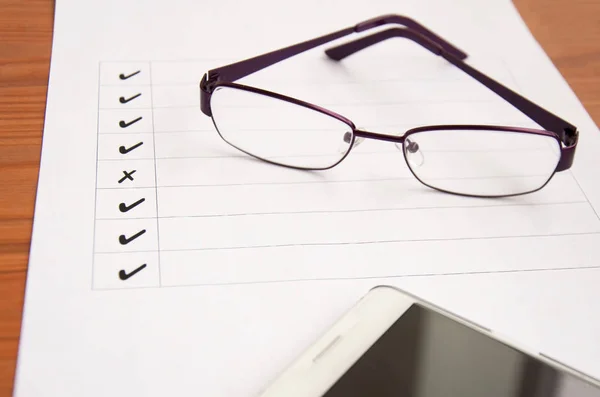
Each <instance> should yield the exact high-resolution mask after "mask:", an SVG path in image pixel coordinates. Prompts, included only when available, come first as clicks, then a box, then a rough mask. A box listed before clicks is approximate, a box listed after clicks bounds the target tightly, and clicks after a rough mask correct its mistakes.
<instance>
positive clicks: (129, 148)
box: [119, 142, 144, 154]
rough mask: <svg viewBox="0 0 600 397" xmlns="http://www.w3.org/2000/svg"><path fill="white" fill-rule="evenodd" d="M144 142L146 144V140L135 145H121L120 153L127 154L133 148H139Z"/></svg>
mask: <svg viewBox="0 0 600 397" xmlns="http://www.w3.org/2000/svg"><path fill="white" fill-rule="evenodd" d="M143 144H144V142H140V143H136V144H135V145H133V146H130V147H125V146H121V147H119V153H121V154H127V153H129V152H131V151H132V150H133V149H137V148H139V147H140V146H142V145H143Z"/></svg>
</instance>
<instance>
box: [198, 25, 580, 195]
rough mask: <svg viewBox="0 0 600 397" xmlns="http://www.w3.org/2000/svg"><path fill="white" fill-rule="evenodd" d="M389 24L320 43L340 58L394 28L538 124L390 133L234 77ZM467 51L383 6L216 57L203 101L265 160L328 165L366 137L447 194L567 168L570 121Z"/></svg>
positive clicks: (511, 188) (527, 183)
mask: <svg viewBox="0 0 600 397" xmlns="http://www.w3.org/2000/svg"><path fill="white" fill-rule="evenodd" d="M386 24H399V25H403V26H404V27H401V28H397V27H396V28H390V29H387V30H382V31H379V32H377V33H374V34H371V35H369V36H366V37H362V38H359V39H356V40H354V41H350V42H348V43H345V44H341V45H338V46H337V47H333V48H330V49H328V50H326V51H325V53H326V54H327V55H328V56H329V58H331V59H333V60H335V61H340V60H342V59H344V58H346V57H347V56H349V55H351V54H354V53H355V52H357V51H360V50H362V49H364V48H367V47H369V46H372V45H374V44H377V43H379V42H381V41H384V40H387V39H389V38H393V37H404V38H407V39H409V40H412V41H414V42H416V43H417V44H420V45H421V46H423V47H425V48H426V49H427V50H429V51H430V52H432V53H433V54H435V55H438V56H441V57H443V58H444V59H446V60H447V61H448V62H450V63H451V64H453V65H454V66H456V67H457V68H459V69H460V70H462V71H463V72H465V73H467V74H468V75H470V76H471V77H473V78H474V79H476V80H477V81H479V82H480V83H482V84H483V85H485V86H486V87H488V88H489V89H490V90H492V91H493V92H495V93H496V94H498V95H499V96H500V97H502V98H503V99H505V100H506V101H507V102H509V103H510V104H512V105H513V106H514V107H515V108H517V109H518V110H520V111H521V112H522V113H524V114H525V115H526V116H528V117H529V118H530V119H531V120H533V121H534V122H536V123H537V124H538V125H540V126H541V127H542V128H543V130H537V129H528V128H515V127H505V126H494V125H435V126H424V127H419V128H413V129H410V130H408V131H406V132H405V133H404V134H403V135H388V134H381V133H376V132H371V131H365V130H363V129H358V128H356V127H355V125H354V123H353V122H352V121H350V120H349V119H347V118H346V117H344V116H341V115H339V114H337V113H335V112H332V111H330V110H327V109H324V108H322V107H320V106H317V105H314V104H311V103H307V102H304V101H301V100H299V99H296V98H291V97H288V96H285V95H281V94H278V93H275V92H271V91H266V90H263V89H259V88H255V87H250V86H246V85H241V84H236V83H233V82H234V81H236V80H238V79H240V78H242V77H245V76H248V75H250V74H252V73H255V72H257V71H259V70H262V69H264V68H266V67H268V66H271V65H273V64H275V63H278V62H281V61H283V60H285V59H288V58H290V57H292V56H294V55H298V54H300V53H302V52H304V51H307V50H310V49H312V48H315V47H317V46H320V45H323V44H326V43H329V42H331V41H333V40H336V39H339V38H341V37H344V36H347V35H350V34H352V33H359V32H363V31H365V30H368V29H371V28H375V27H378V26H382V25H386ZM466 57H467V55H466V54H465V53H464V52H463V51H461V50H460V49H458V48H457V47H455V46H454V45H452V44H450V43H449V42H447V41H446V40H444V39H442V38H441V37H439V36H438V35H436V34H435V33H433V32H432V31H431V30H429V29H427V28H426V27H424V26H423V25H421V24H419V23H418V22H416V21H414V20H412V19H410V18H407V17H404V16H400V15H384V16H381V17H377V18H373V19H370V20H367V21H365V22H361V23H359V24H357V25H355V26H353V27H349V28H346V29H342V30H339V31H337V32H334V33H330V34H327V35H325V36H321V37H317V38H315V39H312V40H309V41H305V42H302V43H299V44H295V45H292V46H289V47H286V48H282V49H279V50H276V51H272V52H269V53H266V54H262V55H259V56H256V57H253V58H250V59H246V60H243V61H240V62H236V63H232V64H229V65H226V66H222V67H219V68H216V69H213V70H210V71H208V73H206V74H205V75H204V76H203V78H202V80H201V82H200V107H201V110H202V112H203V113H204V114H206V115H207V116H210V117H212V120H213V123H214V125H215V127H216V129H217V131H218V133H219V135H220V136H221V138H223V140H225V141H226V142H227V143H229V144H230V145H232V146H233V147H235V148H236V149H238V150H240V151H242V152H244V153H246V154H248V155H250V156H253V157H255V158H258V159H261V160H264V161H267V162H269V163H272V164H276V165H281V166H285V167H289V168H296V169H303V170H326V169H329V168H332V167H334V166H336V165H337V164H339V163H340V162H341V161H342V160H344V159H345V158H346V157H347V156H348V154H349V153H350V151H351V150H352V148H355V147H356V146H357V145H358V144H360V143H361V142H362V141H363V140H364V139H376V140H380V141H387V142H390V143H394V144H395V145H396V147H397V148H398V149H399V150H400V151H401V152H402V153H403V156H404V159H405V162H406V164H407V166H408V168H409V169H410V171H411V172H412V174H413V175H414V176H415V177H416V178H417V179H418V180H419V181H420V182H421V183H423V184H424V185H426V186H428V187H430V188H433V189H437V190H440V191H443V192H446V193H452V194H458V195H464V196H475V197H506V196H515V195H521V194H526V193H532V192H535V191H537V190H539V189H541V188H543V187H544V186H545V185H546V184H547V183H548V182H549V181H550V180H551V179H552V177H553V176H554V174H555V173H556V172H560V171H564V170H566V169H569V168H570V167H571V165H572V163H573V159H574V156H575V149H576V146H577V140H578V132H577V128H576V127H574V126H573V125H571V124H570V123H568V122H566V121H565V120H563V119H561V118H559V117H557V116H555V115H554V114H552V113H550V112H548V111H547V110H545V109H543V108H542V107H540V106H538V105H536V104H535V103H533V102H531V101H530V100H528V99H526V98H524V97H523V96H521V95H519V94H517V93H516V92H514V91H512V90H510V89H509V88H507V87H505V86H504V85H502V84H500V83H498V82H496V81H495V80H493V79H491V78H490V77H488V76H486V75H485V74H483V73H481V72H480V71H478V70H476V69H474V68H473V67H471V66H470V65H468V64H466V63H465V62H463V60H464V59H465V58H466Z"/></svg>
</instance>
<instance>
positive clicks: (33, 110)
mask: <svg viewBox="0 0 600 397" xmlns="http://www.w3.org/2000/svg"><path fill="white" fill-rule="evenodd" d="M515 3H516V5H517V8H518V9H519V11H520V12H521V14H522V15H523V18H524V19H525V20H526V22H527V24H528V25H529V27H530V29H531V30H532V32H533V34H534V35H535V36H536V38H537V39H538V41H539V42H540V44H541V45H542V46H543V47H544V49H545V50H546V52H547V53H548V55H549V56H550V57H551V58H552V60H553V61H554V63H555V64H556V65H557V67H558V68H559V70H560V71H561V73H562V74H563V76H565V78H566V79H567V81H568V82H569V84H570V85H571V87H572V88H573V89H574V91H575V92H576V93H577V95H578V96H579V98H580V100H581V101H582V102H583V104H584V105H585V107H586V108H587V110H588V112H589V113H590V114H591V115H592V117H593V118H594V120H595V121H596V124H598V123H599V122H600V1H597V0H515ZM53 14H54V2H53V1H51V0H27V1H22V0H0V286H1V287H0V396H10V395H11V394H12V385H13V377H14V371H15V360H16V356H17V347H18V340H19V331H20V327H21V310H22V305H23V293H24V287H25V276H26V270H27V260H28V252H29V243H30V238H31V225H32V217H33V210H34V200H35V192H36V186H37V177H38V167H39V160H40V148H41V139H42V127H43V122H44V110H45V104H46V87H47V80H48V67H49V62H50V48H51V40H52V24H53Z"/></svg>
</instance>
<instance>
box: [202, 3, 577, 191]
mask: <svg viewBox="0 0 600 397" xmlns="http://www.w3.org/2000/svg"><path fill="white" fill-rule="evenodd" d="M387 24H398V25H403V26H404V27H401V28H398V27H396V28H390V29H387V30H382V31H379V32H376V33H374V34H371V35H369V36H365V37H361V38H358V39H356V40H354V41H350V42H348V43H344V44H341V45H338V46H336V47H333V48H330V49H328V50H326V51H325V53H326V54H327V56H328V57H329V58H331V59H333V60H335V61H340V60H342V59H344V58H346V57H347V56H349V55H352V54H354V53H355V52H358V51H360V50H362V49H365V48H367V47H370V46H372V45H374V44H377V43H379V42H382V41H384V40H387V39H390V38H393V37H403V38H407V39H409V40H412V41H414V42H416V43H417V44H420V45H421V46H422V47H424V48H426V49H427V50H429V51H430V52H432V53H433V54H435V55H438V56H441V57H442V58H444V59H445V60H447V61H448V62H450V63H451V64H453V65H454V66H456V67H457V68H459V69H460V70H462V71H463V72H465V73H467V74H468V75H469V76H471V77H473V78H474V79H475V80H477V81H479V82H480V83H481V84H483V85H485V86H486V87H487V88H489V89H490V90H492V91H493V92H495V93H496V94H498V95H499V96H500V97H502V98H503V99H504V100H506V101H507V102H508V103H510V104H511V105H513V106H514V107H515V108H516V109H518V110H519V111H521V112H522V113H523V114H525V115H526V116H527V117H529V118H530V119H531V120H533V121H534V122H535V123H537V124H538V125H540V126H541V127H542V128H544V130H536V129H530V128H519V127H505V126H492V125H432V126H423V127H417V128H413V129H410V130H408V131H406V132H405V133H404V134H403V135H388V134H380V133H376V132H370V131H364V130H360V129H357V128H356V126H355V125H354V123H353V122H352V121H350V120H349V119H347V118H346V117H344V116H342V115H340V114H337V113H335V112H332V111H330V110H328V109H325V108H323V107H321V106H318V105H315V104H312V103H308V102H304V101H302V100H299V99H296V98H292V97H288V96H285V95H281V94H278V93H275V92H272V91H267V90H263V89H260V88H256V87H251V86H246V85H242V84H237V83H234V81H236V80H238V79H241V78H243V77H245V76H248V75H250V74H252V73H255V72H258V71H259V70H262V69H264V68H267V67H269V66H271V65H274V64H276V63H278V62H281V61H283V60H286V59H288V58H290V57H293V56H295V55H298V54H300V53H302V52H305V51H308V50H310V49H313V48H315V47H318V46H321V45H323V44H326V43H329V42H331V41H334V40H337V39H339V38H342V37H345V36H348V35H350V34H352V33H360V32H363V31H366V30H369V29H372V28H375V27H379V26H382V25H387ZM466 58H467V54H466V53H465V52H463V51H462V50H460V49H459V48H457V47H456V46H454V45H452V44H451V43H449V42H448V41H446V40H444V39H443V38H441V37H440V36H438V35H437V34H435V33H433V32H432V31H431V30H429V29H427V28H426V27H425V26H423V25H421V24H420V23H418V22H416V21H415V20H413V19H411V18H408V17H405V16H402V15H383V16H379V17H376V18H372V19H369V20H366V21H364V22H360V23H358V24H356V25H355V26H352V27H348V28H345V29H342V30H339V31H337V32H333V33H330V34H327V35H324V36H321V37H317V38H314V39H312V40H308V41H305V42H302V43H298V44H294V45H292V46H289V47H285V48H281V49H279V50H275V51H272V52H268V53H265V54H262V55H258V56H256V57H253V58H249V59H246V60H243V61H239V62H235V63H232V64H229V65H225V66H222V67H219V68H216V69H212V70H209V71H208V72H207V73H206V74H204V76H203V77H202V80H201V81H200V109H201V111H202V112H203V113H204V114H205V115H207V116H209V117H211V118H212V111H211V95H212V93H213V92H214V90H215V89H216V88H218V87H231V88H236V89H239V90H244V91H248V92H252V93H255V94H261V95H265V96H268V97H271V98H275V99H279V100H282V101H286V102H290V103H293V104H296V105H299V106H303V107H306V108H309V109H312V110H315V111H317V112H320V113H323V114H326V115H328V116H331V117H333V118H335V119H337V120H339V121H341V122H343V123H346V124H347V125H348V126H349V127H350V128H351V129H352V141H351V142H350V146H349V149H348V151H347V152H346V153H345V154H344V156H343V157H342V158H341V159H340V160H339V161H338V162H337V163H335V164H333V165H331V166H329V167H324V168H303V167H295V166H290V165H285V164H280V163H276V162H273V161H270V160H268V159H264V158H260V157H258V156H255V155H253V154H252V153H248V152H246V151H244V150H242V149H240V148H238V147H236V146H235V145H232V146H234V147H236V149H238V150H241V151H242V152H244V153H246V154H248V155H250V156H253V157H257V158H259V159H261V160H264V161H267V162H269V163H272V164H277V165H281V166H284V167H288V168H296V169H305V170H306V169H310V170H325V169H329V168H333V167H335V166H336V165H338V164H339V163H340V162H342V161H343V160H344V159H345V158H346V157H347V156H348V154H349V153H350V151H351V150H352V146H353V144H354V141H355V138H356V137H361V138H366V139H377V140H381V141H388V142H394V143H400V144H402V145H403V147H404V144H405V140H406V138H408V137H409V136H410V135H412V134H415V133H418V132H422V131H431V130H454V129H462V130H494V131H507V132H517V133H524V134H534V135H544V136H549V137H552V138H554V139H556V140H557V141H558V144H559V146H560V148H561V150H560V159H559V161H558V163H557V165H556V168H555V169H554V171H553V172H552V174H551V175H550V177H549V178H548V180H547V181H546V182H545V183H544V184H543V185H542V186H540V187H539V188H537V189H534V190H531V191H528V192H523V193H516V194H509V195H504V196H482V195H470V194H462V193H456V192H452V191H446V190H443V189H439V188H437V187H435V186H431V185H428V184H426V183H424V182H423V181H422V180H421V179H419V177H418V176H417V175H416V174H415V173H414V171H413V170H412V168H411V167H410V165H409V164H408V160H407V159H406V155H405V156H404V158H405V160H406V161H407V165H408V168H409V169H410V170H411V172H412V174H413V175H414V176H415V178H417V180H419V181H420V182H421V183H423V184H424V185H425V186H428V187H431V188H433V189H436V190H440V191H443V192H446V193H452V194H458V195H463V196H474V197H507V196H517V195H522V194H528V193H532V192H535V191H537V190H540V189H542V188H543V187H544V186H546V184H548V182H549V181H550V180H551V179H552V177H553V176H554V174H555V173H556V172H560V171H564V170H567V169H569V168H570V167H571V165H572V164H573V160H574V157H575V150H576V147H577V141H578V138H579V133H578V131H577V128H576V127H575V126H573V125H572V124H570V123H568V122H567V121H565V120H563V119H561V118H560V117H558V116H556V115H554V114H552V113H550V112H549V111H547V110H546V109H544V108H542V107H541V106H539V105H537V104H535V103H533V102H531V101H530V100H529V99H527V98H525V97H523V96H521V95H520V94H518V93H516V92H514V91H512V90H511V89H509V88H508V87H506V86H504V85H502V84H500V83H498V82H497V81H495V80H493V79H492V78H490V77H488V76H486V75H485V74H483V73H482V72H480V71H478V70H476V69H475V68H473V67H472V66H470V65H468V64H467V63H465V62H464V59H466ZM213 123H214V124H215V127H217V126H216V123H215V120H214V118H213ZM217 131H218V128H217ZM219 134H220V133H219ZM221 137H222V136H221ZM222 138H223V137H222ZM223 139H224V138H223ZM224 140H225V139H224ZM225 141H226V142H227V140H225ZM227 143H229V142H227ZM230 144H231V143H230ZM403 152H404V151H403Z"/></svg>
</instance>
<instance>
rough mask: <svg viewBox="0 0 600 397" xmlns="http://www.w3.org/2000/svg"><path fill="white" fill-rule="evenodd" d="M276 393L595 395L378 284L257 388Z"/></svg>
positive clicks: (554, 366) (544, 363)
mask: <svg viewBox="0 0 600 397" xmlns="http://www.w3.org/2000/svg"><path fill="white" fill-rule="evenodd" d="M282 396H285V397H300V396H301V397H354V396H361V397H371V396H373V397H387V396H394V397H403V396H414V397H439V396H443V397H496V396H497V397H571V396H573V397H575V396H577V397H600V382H599V381H598V380H597V379H593V378H591V377H589V376H587V375H585V374H583V373H580V372H578V371H576V370H574V369H572V368H569V367H568V366H566V365H564V364H562V363H560V362H557V361H556V360H553V359H552V358H550V357H548V356H545V355H543V354H541V353H538V352H534V351H531V350H530V349H527V348H526V347H523V346H519V345H518V344H516V343H514V342H512V341H509V340H507V339H506V338H503V337H501V336H498V335H496V334H495V333H493V332H491V331H490V330H489V329H486V328H484V327H481V326H479V325H477V324H474V323H472V322H470V321H468V320H466V319H464V318H461V317H459V316H456V315H454V314H451V313H448V312H446V311H444V310H443V309H441V308H439V307H436V306H435V305H432V304H430V303H428V302H425V301H423V300H421V299H419V298H418V297H415V296H413V295H411V294H408V293H406V292H403V291H401V290H399V289H396V288H394V287H389V286H378V287H375V288H373V289H371V290H370V291H369V292H368V293H367V294H366V295H365V296H364V297H363V298H362V299H361V300H360V301H359V302H358V303H357V304H356V305H355V306H354V307H353V308H351V309H350V310H349V311H348V312H347V313H346V314H345V315H344V316H343V317H342V318H340V319H339V320H338V321H337V322H336V323H335V324H334V325H333V326H332V327H331V328H330V329H329V330H328V331H327V332H326V333H325V334H324V335H322V337H321V338H320V339H319V340H317V341H316V342H315V343H314V344H313V345H312V346H311V347H309V348H308V349H307V350H306V351H305V352H304V353H303V354H302V355H301V356H300V357H299V358H298V359H297V360H296V361H295V362H293V363H292V364H291V366H290V367H288V368H287V369H285V370H284V372H283V373H282V374H280V375H279V376H278V377H277V379H275V381H274V382H272V383H271V384H270V385H268V387H267V388H266V389H265V390H264V391H263V392H262V393H261V394H260V397H282Z"/></svg>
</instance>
